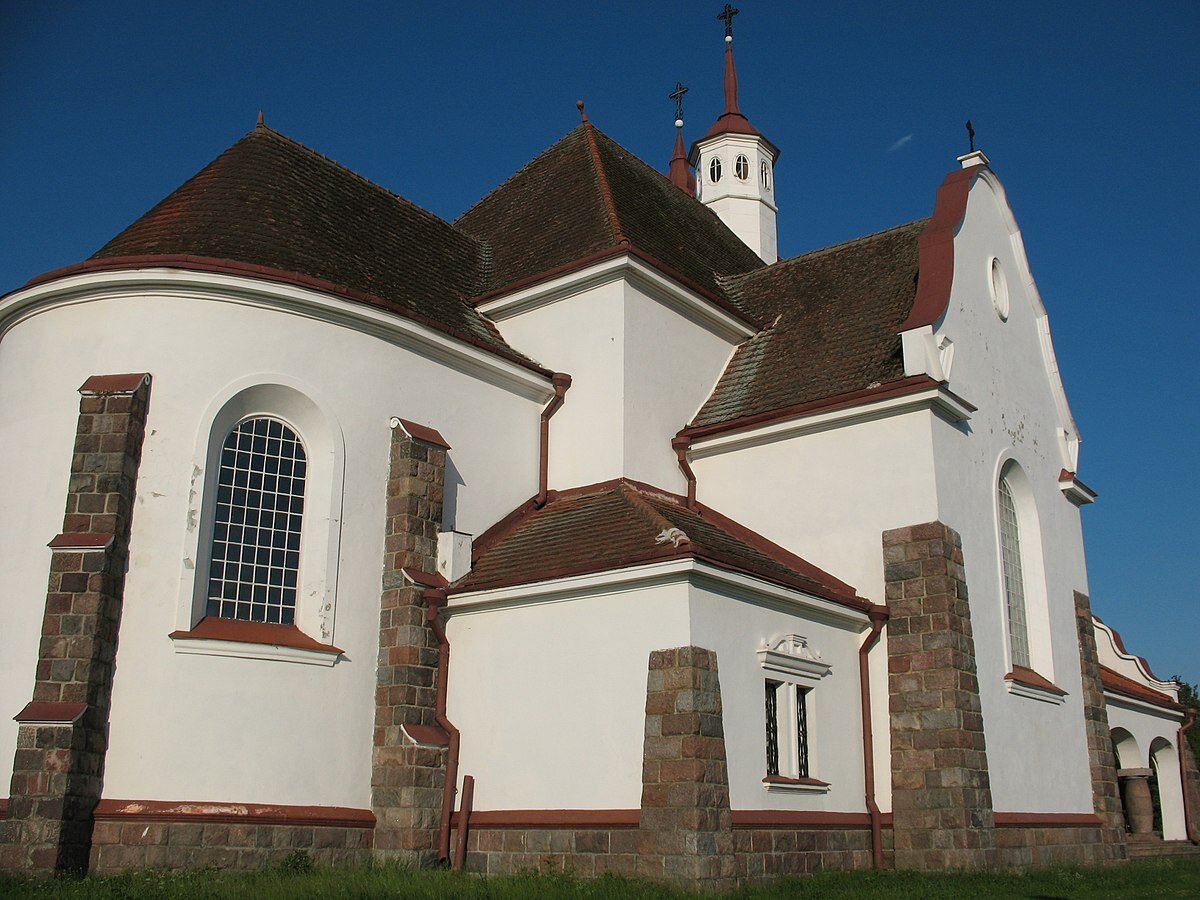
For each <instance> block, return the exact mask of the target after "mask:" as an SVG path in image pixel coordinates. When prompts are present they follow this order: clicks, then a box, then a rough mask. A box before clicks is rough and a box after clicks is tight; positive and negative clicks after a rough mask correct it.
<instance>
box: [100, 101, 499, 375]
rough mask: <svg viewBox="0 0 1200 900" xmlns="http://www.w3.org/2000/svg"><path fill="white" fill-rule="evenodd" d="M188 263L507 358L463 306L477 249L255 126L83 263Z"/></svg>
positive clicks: (491, 332)
mask: <svg viewBox="0 0 1200 900" xmlns="http://www.w3.org/2000/svg"><path fill="white" fill-rule="evenodd" d="M183 255H187V256H192V257H204V258H210V259H217V260H229V261H235V262H238V263H248V264H252V265H257V266H263V267H266V268H268V269H275V270H281V271H283V272H290V273H296V274H298V275H301V276H307V277H309V278H314V279H319V280H321V281H325V282H331V283H332V284H334V285H337V286H339V287H344V288H348V289H350V290H351V291H356V292H360V293H363V294H368V295H371V296H373V297H377V298H380V299H381V300H383V301H385V302H386V303H387V304H388V305H391V306H393V307H394V308H396V309H397V311H400V312H405V311H408V312H411V313H414V314H416V315H417V316H418V317H421V318H423V319H426V320H430V321H432V322H433V323H436V324H439V325H441V326H444V327H446V328H448V329H450V330H451V331H454V332H457V333H460V334H463V335H466V336H468V337H469V338H472V339H475V340H478V341H480V342H481V343H483V344H484V345H490V346H492V347H496V348H502V349H505V350H506V351H507V352H509V353H511V352H512V351H511V350H508V348H507V345H506V344H505V343H504V341H503V339H502V338H501V337H500V336H499V334H498V333H497V332H496V331H495V329H494V328H493V327H492V326H491V325H490V324H489V323H488V322H487V321H486V320H485V319H484V318H483V317H482V316H481V315H479V314H478V313H477V312H475V310H474V309H472V308H471V307H470V306H468V305H467V304H466V302H465V300H466V299H467V298H469V297H471V296H473V295H475V294H476V293H478V292H479V289H480V287H481V285H482V282H483V277H484V248H483V247H481V246H480V245H479V243H478V242H476V241H475V240H473V239H472V238H470V237H468V236H467V235H465V234H463V233H461V232H459V231H457V230H455V229H454V228H453V227H452V226H451V225H450V224H449V223H447V222H445V221H443V220H442V219H439V218H438V217H437V216H435V215H433V214H432V213H430V212H427V211H425V210H423V209H421V208H420V207H418V206H416V205H414V204H412V203H410V202H409V201H407V200H405V199H403V198H402V197H399V196H397V195H395V194H393V193H391V192H390V191H388V190H386V189H385V188H382V187H380V186H379V185H377V184H374V183H372V182H371V181H368V180H367V179H365V178H363V177H361V176H359V175H356V174H355V173H354V172H351V171H350V170H349V169H346V168H344V167H342V166H340V165H338V164H337V163H335V162H333V161H332V160H330V159H328V158H326V157H324V156H322V155H320V154H319V153H317V152H315V151H313V150H310V149H308V148H307V147H305V146H304V145H302V144H300V143H298V142H296V141H293V140H292V139H290V138H288V137H285V136H284V135H282V134H280V133H279V132H277V131H274V130H272V129H270V128H267V127H265V126H261V125H260V126H259V127H257V128H255V129H254V130H253V131H251V132H250V133H249V134H247V135H246V136H245V137H243V138H242V139H241V140H239V141H238V142H237V143H235V144H234V145H233V146H232V147H230V148H229V149H228V150H226V151H225V152H224V153H222V154H221V155H220V156H218V157H217V158H216V159H215V160H213V161H212V162H211V163H209V164H208V165H207V166H205V167H204V168H203V169H202V170H201V171H200V172H199V173H197V174H196V175H195V176H193V177H192V178H191V179H189V180H188V181H186V182H185V183H184V184H183V185H182V186H180V187H179V188H177V189H176V190H175V191H174V192H173V193H172V194H170V195H169V196H168V197H167V198H166V199H164V200H162V201H161V202H160V203H159V204H158V205H156V206H155V207H154V208H153V209H151V210H150V211H149V212H148V213H146V214H145V215H144V216H142V217H141V218H140V219H138V220H137V221H136V222H134V223H133V224H132V225H130V226H129V227H128V228H126V229H125V230H124V231H122V232H121V233H120V234H119V235H117V236H116V237H115V238H113V239H112V240H111V241H109V242H108V243H107V244H105V245H104V246H103V247H102V248H100V250H99V251H97V252H96V253H95V254H94V255H93V256H92V260H103V259H109V258H114V257H146V256H183Z"/></svg>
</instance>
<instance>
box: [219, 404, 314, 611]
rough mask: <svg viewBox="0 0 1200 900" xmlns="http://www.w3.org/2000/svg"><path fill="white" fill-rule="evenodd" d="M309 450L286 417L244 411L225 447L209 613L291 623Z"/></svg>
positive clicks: (227, 437) (221, 468)
mask: <svg viewBox="0 0 1200 900" xmlns="http://www.w3.org/2000/svg"><path fill="white" fill-rule="evenodd" d="M307 470H308V456H307V454H306V452H305V449H304V442H303V441H302V440H301V438H300V436H299V435H298V434H297V433H296V431H295V430H294V429H293V428H292V427H291V426H290V425H288V424H287V423H285V422H283V421H282V420H280V419H278V418H274V417H270V416H256V417H253V418H249V419H245V420H243V421H241V422H239V423H238V424H236V425H235V426H234V427H233V428H232V429H230V431H229V433H228V435H226V437H225V441H224V444H223V446H222V448H221V461H220V469H219V471H218V474H217V486H216V504H215V508H214V517H213V533H212V545H211V551H210V554H209V578H208V590H207V597H206V601H207V602H206V614H207V615H210V616H215V617H217V618H222V619H242V620H245V621H250V622H268V623H271V624H276V625H291V624H293V623H294V621H295V617H296V591H297V585H298V582H299V570H300V540H301V535H302V533H303V528H302V525H303V516H304V488H305V479H306V477H307Z"/></svg>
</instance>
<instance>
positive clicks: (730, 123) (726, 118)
mask: <svg viewBox="0 0 1200 900" xmlns="http://www.w3.org/2000/svg"><path fill="white" fill-rule="evenodd" d="M726 9H727V11H728V6H727V7H726ZM733 12H734V13H735V14H736V13H737V10H733ZM724 17H725V16H724V14H722V16H718V18H724ZM730 22H731V19H730V20H729V21H726V24H725V75H724V79H723V81H724V93H725V110H724V112H722V113H721V115H719V116H717V120H716V121H715V122H713V124H712V127H711V128H709V129H708V132H707V133H706V134H705V135H704V137H702V138H700V139H699V140H698V141H696V142H695V143H693V144H692V152H691V159H692V161H693V163H695V160H696V157H697V156H698V155H699V152H698V148H699V145H700V144H702V143H703V142H704V141H707V140H710V139H711V138H714V137H718V136H720V135H723V134H748V135H752V136H754V137H757V138H760V139H761V140H762V141H763V142H764V143H765V144H766V145H767V147H768V149H769V150H770V152H771V156H772V158H773V159H778V158H779V148H778V147H776V146H775V144H774V143H772V142H771V141H770V140H768V139H767V138H766V136H764V135H763V134H762V132H760V131H759V130H758V129H757V128H755V127H754V126H753V125H751V124H750V120H749V119H747V118H746V116H745V114H744V113H743V112H742V111H741V109H740V108H739V107H738V80H737V66H736V64H735V63H734V59H733V33H732V31H733V29H732V27H731V24H730Z"/></svg>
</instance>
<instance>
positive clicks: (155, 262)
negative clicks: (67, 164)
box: [0, 253, 553, 378]
mask: <svg viewBox="0 0 1200 900" xmlns="http://www.w3.org/2000/svg"><path fill="white" fill-rule="evenodd" d="M149 268H156V269H181V270H183V271H190V272H216V273H218V274H222V275H240V276H244V277H249V278H261V279H263V280H264V281H274V282H277V283H279V284H292V285H295V286H297V287H303V288H311V289H313V290H318V291H323V292H324V293H327V294H336V295H338V296H340V297H344V298H346V299H348V300H357V301H358V302H360V303H365V304H367V305H368V306H374V307H376V308H377V309H382V310H386V311H387V312H391V313H395V314H396V315H398V316H400V317H402V318H405V319H408V320H409V321H411V322H416V323H417V324H419V325H425V326H426V327H429V328H432V329H433V330H434V331H440V332H441V333H442V334H446V335H449V336H450V337H452V338H454V339H455V340H458V341H462V342H463V343H464V344H470V345H471V346H472V347H476V348H478V349H480V350H484V351H486V352H488V353H491V354H493V355H495V356H499V357H500V358H501V359H506V360H508V361H509V362H511V363H514V364H515V365H518V366H521V367H522V368H525V369H528V370H529V371H531V372H536V373H537V374H539V375H543V376H545V377H546V378H549V377H550V376H551V375H552V374H553V373H552V372H551V371H550V370H549V369H543V368H542V367H541V366H539V365H538V364H537V363H534V362H530V361H529V360H528V359H526V358H524V357H523V356H521V355H520V354H518V353H516V352H515V351H513V350H511V349H506V348H505V347H504V346H503V345H501V344H491V343H489V342H487V341H485V340H482V339H481V338H477V337H473V336H472V335H469V334H465V333H463V332H461V331H459V330H458V329H456V328H452V327H450V326H449V325H446V324H444V323H443V322H440V321H438V320H437V319H434V318H431V317H430V316H425V315H422V314H421V313H419V312H416V311H415V310H412V309H409V308H408V307H407V306H404V305H402V304H401V303H400V302H398V301H390V300H385V299H384V298H383V297H377V296H375V295H374V294H367V293H364V292H363V291H356V290H354V289H353V288H348V287H343V286H341V285H340V284H335V283H334V282H332V281H325V280H324V279H323V278H313V277H310V276H308V275H302V274H300V273H299V272H288V271H286V270H284V269H272V268H271V267H269V266H259V265H255V264H253V263H243V262H237V261H236V260H232V259H217V258H215V257H210V256H192V255H190V254H186V253H182V254H177V253H169V254H163V255H161V256H158V255H154V254H146V255H140V256H111V257H107V258H102V259H87V260H84V261H83V262H80V263H75V264H74V265H71V266H63V267H62V268H60V269H54V270H52V271H50V272H46V273H45V274H43V275H38V276H37V277H35V278H31V279H29V281H27V282H25V284H23V285H21V287H19V288H17V289H16V290H18V291H23V290H25V289H26V288H31V287H34V286H36V285H39V284H44V283H46V282H48V281H54V280H56V279H59V278H66V277H67V276H68V275H83V274H87V273H90V272H108V271H114V270H118V269H149ZM13 293H16V291H9V293H8V294H5V295H3V296H0V300H2V299H4V297H7V296H9V294H13Z"/></svg>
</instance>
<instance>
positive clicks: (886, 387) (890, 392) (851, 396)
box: [676, 375, 976, 442]
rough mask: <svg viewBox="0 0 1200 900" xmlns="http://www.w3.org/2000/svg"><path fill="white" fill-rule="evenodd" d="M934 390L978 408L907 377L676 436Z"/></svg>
mask: <svg viewBox="0 0 1200 900" xmlns="http://www.w3.org/2000/svg"><path fill="white" fill-rule="evenodd" d="M931 388H941V389H942V391H944V392H945V393H946V394H948V395H950V396H951V397H953V398H954V399H955V400H956V401H957V402H959V403H961V404H962V405H963V406H964V407H965V408H967V409H969V410H970V411H971V412H974V411H975V409H976V407H975V406H973V405H972V404H970V403H968V402H967V401H966V400H964V399H963V398H962V397H959V396H958V395H956V394H953V393H951V392H950V391H949V390H947V389H946V386H945V383H944V382H941V381H935V380H934V379H933V378H931V377H930V376H928V375H909V376H908V377H906V378H900V379H897V380H896V381H889V382H888V383H887V384H882V385H880V386H879V387H877V388H864V389H863V390H861V391H850V392H849V393H846V394H835V395H834V396H832V397H822V398H821V399H820V400H809V401H806V402H804V403H796V404H793V405H792V406H785V407H783V408H781V409H771V410H767V411H766V412H760V413H753V414H751V415H748V416H741V417H740V418H737V419H728V420H726V421H724V422H715V423H713V424H712V425H691V426H688V427H687V428H684V429H683V430H682V431H680V432H679V433H678V435H676V438H687V439H688V440H689V441H692V442H695V441H699V440H703V439H704V438H708V437H712V436H714V435H718V434H722V435H723V434H729V433H731V432H735V431H748V430H750V429H751V428H758V427H760V426H763V425H771V424H773V423H775V422H783V421H786V420H787V419H799V418H800V417H802V416H808V415H815V414H817V413H824V412H833V411H835V410H839V409H847V408H850V407H853V406H865V405H866V404H868V403H875V402H877V401H879V400H887V399H890V398H892V397H902V396H904V395H905V394H915V393H917V392H919V391H925V390H929V389H931Z"/></svg>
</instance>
